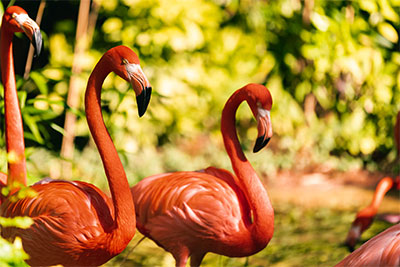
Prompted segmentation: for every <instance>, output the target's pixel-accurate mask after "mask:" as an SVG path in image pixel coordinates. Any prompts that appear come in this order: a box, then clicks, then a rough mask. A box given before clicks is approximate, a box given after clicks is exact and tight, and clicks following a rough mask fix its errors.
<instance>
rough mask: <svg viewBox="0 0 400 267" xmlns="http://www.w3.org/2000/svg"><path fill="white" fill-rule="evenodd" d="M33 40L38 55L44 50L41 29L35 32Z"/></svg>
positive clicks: (36, 55)
mask: <svg viewBox="0 0 400 267" xmlns="http://www.w3.org/2000/svg"><path fill="white" fill-rule="evenodd" d="M31 42H32V45H33V48H35V57H38V56H39V55H40V52H41V51H42V34H41V33H40V30H37V31H35V32H34V33H33V35H32V41H31Z"/></svg>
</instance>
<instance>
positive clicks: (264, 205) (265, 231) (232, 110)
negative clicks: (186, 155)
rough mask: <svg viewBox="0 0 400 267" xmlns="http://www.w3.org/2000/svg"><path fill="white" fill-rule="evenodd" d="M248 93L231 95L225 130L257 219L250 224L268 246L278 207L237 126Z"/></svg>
mask: <svg viewBox="0 0 400 267" xmlns="http://www.w3.org/2000/svg"><path fill="white" fill-rule="evenodd" d="M246 96H247V93H246V91H245V90H243V89H242V90H238V91H236V92H235V93H234V94H233V95H232V96H231V97H230V98H229V100H228V101H227V103H226V104H225V107H224V109H223V111H222V118H221V132H222V136H223V140H224V145H225V149H226V151H227V153H228V155H229V158H230V160H231V163H232V168H233V170H234V172H235V174H236V176H237V178H238V180H237V182H238V183H239V184H240V187H241V188H242V190H243V192H244V194H245V195H246V197H247V200H248V202H249V205H250V209H251V211H252V214H253V219H254V220H253V223H252V224H251V226H250V231H251V235H252V240H253V241H254V242H255V243H256V245H257V244H258V245H259V246H262V248H264V247H265V245H266V244H267V243H268V242H269V241H270V240H271V238H272V235H273V232H274V210H273V208H272V205H271V202H270V200H269V197H268V194H267V191H266V190H265V188H264V186H263V184H262V183H261V181H260V179H259V177H258V175H257V173H256V172H255V171H254V169H253V167H252V166H251V164H250V162H249V161H248V160H247V158H246V156H245V155H244V153H243V151H242V149H241V147H240V143H239V139H238V136H237V133H236V126H235V121H236V119H235V117H236V111H237V109H238V107H239V105H240V104H241V103H242V102H243V101H244V100H246Z"/></svg>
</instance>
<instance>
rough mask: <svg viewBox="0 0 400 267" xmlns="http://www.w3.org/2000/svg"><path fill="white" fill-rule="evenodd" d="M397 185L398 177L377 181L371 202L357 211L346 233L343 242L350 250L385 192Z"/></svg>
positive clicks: (369, 223) (399, 178)
mask: <svg viewBox="0 0 400 267" xmlns="http://www.w3.org/2000/svg"><path fill="white" fill-rule="evenodd" d="M399 185H400V177H397V179H396V180H394V179H392V178H391V177H385V178H383V179H381V180H380V181H379V183H378V185H377V187H376V190H375V193H374V196H373V198H372V201H371V204H369V205H368V206H367V207H365V208H364V209H362V210H360V211H359V212H358V213H357V215H356V219H355V220H354V221H353V223H352V225H351V228H350V230H349V232H348V234H347V237H346V241H345V244H346V245H347V246H348V247H349V249H350V250H351V251H352V250H354V247H355V245H356V243H357V242H358V240H359V239H360V237H361V235H362V233H363V232H364V231H366V230H367V229H368V228H369V227H370V226H371V224H372V221H373V220H374V217H375V216H376V213H377V212H378V208H379V206H380V204H381V202H382V200H383V197H384V196H385V194H386V192H387V191H389V190H390V189H391V188H397V187H398V186H399Z"/></svg>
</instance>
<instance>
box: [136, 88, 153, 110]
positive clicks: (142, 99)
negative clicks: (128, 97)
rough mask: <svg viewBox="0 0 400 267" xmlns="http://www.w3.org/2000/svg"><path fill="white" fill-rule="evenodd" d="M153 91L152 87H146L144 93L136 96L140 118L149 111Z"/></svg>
mask: <svg viewBox="0 0 400 267" xmlns="http://www.w3.org/2000/svg"><path fill="white" fill-rule="evenodd" d="M151 90H152V89H151V87H145V88H144V89H143V90H142V92H141V93H140V94H139V95H137V96H136V103H137V105H138V112H139V117H142V116H143V114H144V113H145V112H146V110H147V106H148V105H149V103H150V96H151Z"/></svg>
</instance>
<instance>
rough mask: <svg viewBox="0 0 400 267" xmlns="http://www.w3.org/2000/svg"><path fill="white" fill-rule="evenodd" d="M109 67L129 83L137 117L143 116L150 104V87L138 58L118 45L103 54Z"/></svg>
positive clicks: (124, 47) (126, 48)
mask: <svg viewBox="0 0 400 267" xmlns="http://www.w3.org/2000/svg"><path fill="white" fill-rule="evenodd" d="M104 58H105V59H107V60H109V61H110V62H109V63H110V64H109V66H110V67H111V68H112V71H113V72H115V73H116V74H117V75H118V76H120V77H121V78H123V79H124V80H126V81H127V82H129V83H130V84H131V85H132V87H133V90H134V91H135V94H136V102H137V105H138V112H139V116H140V117H141V116H143V114H144V113H145V112H146V109H147V106H148V105H149V102H150V96H151V90H152V88H151V85H150V83H149V81H148V80H147V77H146V75H144V72H143V70H142V68H141V67H140V65H139V58H138V56H137V55H136V53H135V52H133V51H132V50H131V49H130V48H128V47H126V46H123V45H120V46H116V47H114V48H111V49H110V50H108V51H107V52H106V53H105V54H104Z"/></svg>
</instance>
